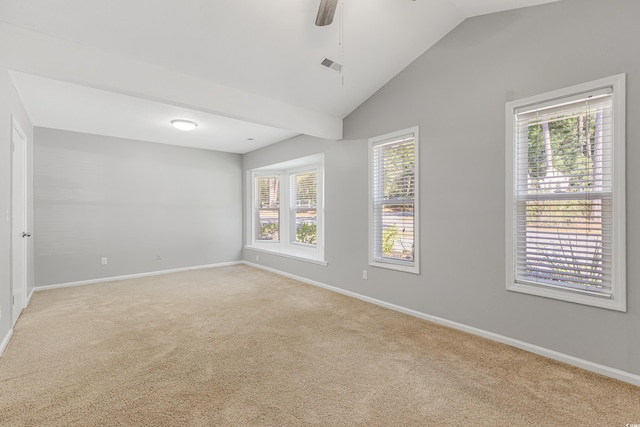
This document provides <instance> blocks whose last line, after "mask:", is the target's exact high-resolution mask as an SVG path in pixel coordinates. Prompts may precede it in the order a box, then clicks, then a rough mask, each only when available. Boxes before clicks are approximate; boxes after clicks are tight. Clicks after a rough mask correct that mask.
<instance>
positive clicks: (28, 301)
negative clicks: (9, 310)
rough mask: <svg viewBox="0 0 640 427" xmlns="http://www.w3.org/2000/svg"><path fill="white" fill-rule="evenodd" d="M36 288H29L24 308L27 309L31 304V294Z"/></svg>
mask: <svg viewBox="0 0 640 427" xmlns="http://www.w3.org/2000/svg"><path fill="white" fill-rule="evenodd" d="M35 290H36V288H35V287H33V288H31V292H29V296H28V297H27V303H26V304H25V305H24V308H27V307H28V306H29V303H30V302H31V297H32V296H33V293H34V292H35Z"/></svg>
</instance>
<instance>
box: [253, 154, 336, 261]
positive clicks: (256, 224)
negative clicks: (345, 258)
mask: <svg viewBox="0 0 640 427" xmlns="http://www.w3.org/2000/svg"><path fill="white" fill-rule="evenodd" d="M247 182H248V183H250V185H248V187H247V203H250V204H251V211H252V212H253V215H247V233H246V235H247V246H246V248H247V249H250V250H254V251H261V252H269V253H271V254H275V255H279V256H283V257H288V258H293V259H297V260H302V261H307V262H312V263H315V264H320V265H324V266H326V265H327V262H326V261H325V259H324V207H323V205H324V155H323V154H314V155H311V156H306V157H301V158H297V159H292V160H288V161H285V162H281V163H276V164H272V165H267V166H262V167H259V168H255V169H252V170H250V171H249V178H248V179H247ZM258 259H259V256H258V255H256V261H258Z"/></svg>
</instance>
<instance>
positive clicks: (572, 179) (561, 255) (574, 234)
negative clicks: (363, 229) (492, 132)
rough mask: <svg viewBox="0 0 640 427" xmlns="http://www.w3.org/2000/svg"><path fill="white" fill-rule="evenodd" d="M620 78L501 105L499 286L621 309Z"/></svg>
mask: <svg viewBox="0 0 640 427" xmlns="http://www.w3.org/2000/svg"><path fill="white" fill-rule="evenodd" d="M624 107H625V76H624V75H619V76H615V77H612V78H607V79H602V80H598V81H595V82H591V83H587V84H583V85H579V86H574V87H571V88H568V89H564V90H560V91H556V92H551V93H547V94H544V95H540V96H535V97H532V98H527V99H523V100H520V101H513V102H509V103H508V104H507V153H508V154H507V159H508V161H507V164H508V167H507V219H508V221H507V246H508V247H507V289H509V290H512V291H517V292H524V293H528V294H533V295H539V296H545V297H550V298H556V299H561V300H566V301H572V302H577V303H582V304H588V305H594V306H598V307H604V308H610V309H614V310H620V311H626V302H625V301H626V287H625V216H624V215H625V204H624V195H625V190H624V176H625V175H624V149H625V135H624V131H625V125H624V120H625V110H624Z"/></svg>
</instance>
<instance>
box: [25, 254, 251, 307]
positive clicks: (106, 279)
mask: <svg viewBox="0 0 640 427" xmlns="http://www.w3.org/2000/svg"><path fill="white" fill-rule="evenodd" d="M238 264H242V261H230V262H221V263H218V264H207V265H197V266H193V267H182V268H174V269H171V270H159V271H150V272H148V273H136V274H128V275H125V276H113V277H104V278H101V279H91V280H82V281H79V282H69V283H59V284H57V285H45V286H37V287H35V288H33V290H34V291H36V292H39V291H48V290H51V289H59V288H69V287H73V286H82V285H93V284H95V283H105V282H115V281H117V280H128V279H137V278H139V277H148V276H159V275H161V274H169V273H179V272H182V271H190V270H202V269H205V268H217V267H227V266H230V265H238ZM32 293H33V291H32ZM29 298H31V297H29Z"/></svg>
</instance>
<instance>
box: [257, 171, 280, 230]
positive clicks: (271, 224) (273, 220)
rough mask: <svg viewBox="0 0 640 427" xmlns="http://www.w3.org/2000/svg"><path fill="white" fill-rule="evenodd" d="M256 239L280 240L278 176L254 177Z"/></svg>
mask: <svg viewBox="0 0 640 427" xmlns="http://www.w3.org/2000/svg"><path fill="white" fill-rule="evenodd" d="M255 189H256V191H255V195H256V198H257V200H256V201H255V204H254V210H255V221H256V227H255V233H256V236H255V238H256V240H261V241H272V242H277V241H279V240H280V177H279V176H277V175H276V176H273V175H272V176H257V177H255Z"/></svg>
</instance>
